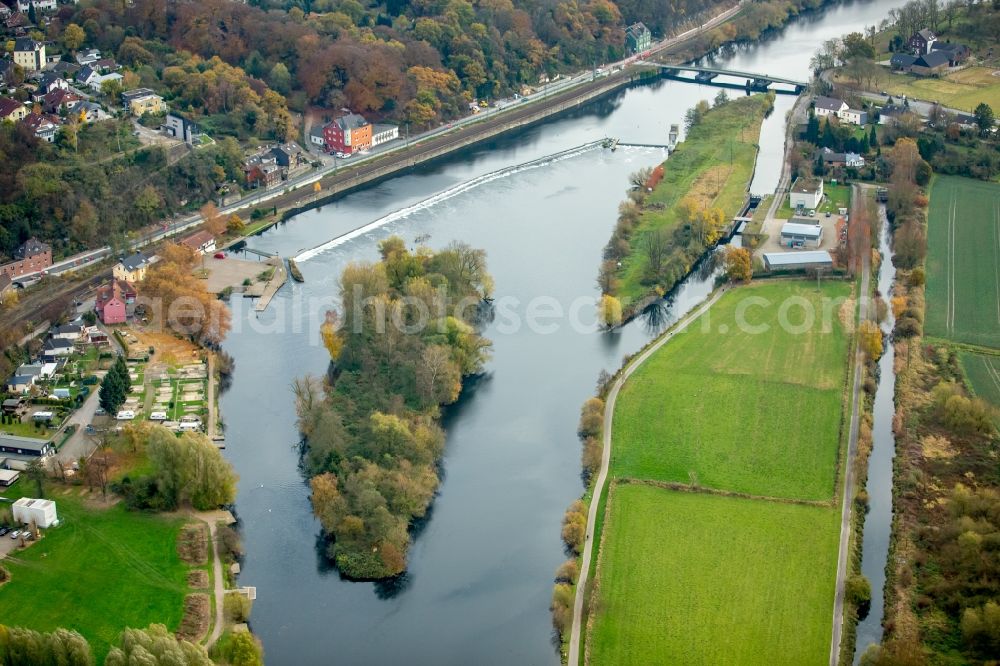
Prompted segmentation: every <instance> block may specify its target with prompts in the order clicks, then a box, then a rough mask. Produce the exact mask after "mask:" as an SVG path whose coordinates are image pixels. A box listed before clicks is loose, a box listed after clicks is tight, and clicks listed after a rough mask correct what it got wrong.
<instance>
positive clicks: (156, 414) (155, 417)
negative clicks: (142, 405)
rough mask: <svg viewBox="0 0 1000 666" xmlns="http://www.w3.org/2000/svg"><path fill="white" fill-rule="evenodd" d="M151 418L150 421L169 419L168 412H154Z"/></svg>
mask: <svg viewBox="0 0 1000 666" xmlns="http://www.w3.org/2000/svg"><path fill="white" fill-rule="evenodd" d="M149 420H150V421H166V420H167V413H166V412H153V413H152V414H150V415H149Z"/></svg>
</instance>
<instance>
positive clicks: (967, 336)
mask: <svg viewBox="0 0 1000 666" xmlns="http://www.w3.org/2000/svg"><path fill="white" fill-rule="evenodd" d="M928 217H929V219H928V238H927V252H928V254H927V321H926V324H925V329H926V333H927V335H930V336H935V337H939V338H946V339H949V340H955V341H957V342H968V343H972V344H978V345H984V346H987V347H1000V184H996V183H984V182H981V181H978V180H972V179H969V178H958V177H953V176H938V177H937V178H936V179H935V181H934V185H933V187H932V188H931V201H930V211H929V216H928Z"/></svg>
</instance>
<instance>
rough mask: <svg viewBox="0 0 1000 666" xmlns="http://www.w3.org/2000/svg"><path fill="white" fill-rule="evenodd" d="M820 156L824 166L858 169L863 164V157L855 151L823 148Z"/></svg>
mask: <svg viewBox="0 0 1000 666" xmlns="http://www.w3.org/2000/svg"><path fill="white" fill-rule="evenodd" d="M822 158H823V164H824V165H825V166H832V167H852V168H855V169H860V168H861V167H863V166H864V165H865V158H864V157H862V156H861V155H859V154H857V153H835V152H833V151H832V150H830V149H829V148H824V149H823V153H822Z"/></svg>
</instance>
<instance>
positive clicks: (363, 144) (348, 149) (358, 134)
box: [323, 112, 372, 155]
mask: <svg viewBox="0 0 1000 666" xmlns="http://www.w3.org/2000/svg"><path fill="white" fill-rule="evenodd" d="M323 136H324V138H325V139H326V149H327V150H328V151H331V152H337V153H342V154H344V155H351V154H353V153H355V152H357V151H359V150H367V149H369V148H371V145H372V126H371V123H369V122H368V121H367V120H365V119H364V117H363V116H360V115H358V114H356V113H349V112H348V113H346V114H344V115H342V116H340V117H339V118H335V119H334V120H333V121H332V122H331V123H329V124H328V125H327V126H326V127H324V128H323Z"/></svg>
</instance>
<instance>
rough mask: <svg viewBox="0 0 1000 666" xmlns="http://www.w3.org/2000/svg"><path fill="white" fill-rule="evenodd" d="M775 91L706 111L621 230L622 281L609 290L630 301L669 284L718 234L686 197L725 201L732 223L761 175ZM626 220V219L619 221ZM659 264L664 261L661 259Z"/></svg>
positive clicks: (707, 203)
mask: <svg viewBox="0 0 1000 666" xmlns="http://www.w3.org/2000/svg"><path fill="white" fill-rule="evenodd" d="M771 108H773V96H768V95H753V96H750V97H741V98H738V99H735V100H732V101H730V102H727V103H725V104H722V105H721V106H717V107H715V108H711V109H709V110H707V111H705V112H704V114H703V115H702V117H701V119H700V121H699V122H697V123H696V124H695V125H694V126H693V127H692V128H691V129H690V130H689V132H688V133H687V136H686V137H685V139H684V141H683V142H682V143H681V144H680V145H678V147H677V149H676V150H675V151H674V152H673V153H672V154H671V155H670V157H669V158H668V159H667V160H666V161H665V162H664V163H663V165H662V166H663V169H664V173H663V178H662V180H661V181H660V182H659V183H658V184H656V186H655V187H653V191H652V192H649V193H646V194H645V195H642V194H641V193H640V197H641V199H640V202H639V205H638V207H639V212H638V219H637V222H636V223H635V224H634V227H632V228H630V229H628V230H627V233H623V232H624V231H625V230H621V229H619V230H616V232H615V233H616V237H615V238H613V239H612V244H614V243H615V242H616V239H617V238H618V237H621V239H622V240H623V241H624V242H626V243H627V247H626V245H624V244H619V245H621V252H620V256H618V257H613V258H616V259H617V260H618V261H620V262H621V267H620V268H618V269H617V275H616V278H617V280H616V281H617V283H618V284H617V285H616V286H615V287H614V288H612V289H610V290H609V291H610V292H611V293H612V294H614V295H616V296H617V297H618V298H619V299H621V300H622V302H623V303H624V304H625V305H626V307H627V306H628V305H630V304H633V303H635V302H637V301H640V300H642V299H643V298H644V297H645V296H647V295H648V294H650V293H652V292H654V291H656V290H660V291H668V290H669V289H670V288H671V287H673V286H674V284H676V282H677V281H678V280H679V279H681V278H682V277H683V276H684V275H685V274H686V273H687V271H688V270H689V269H690V267H691V265H692V264H693V263H694V262H695V261H696V260H697V258H698V257H699V256H701V254H702V253H703V252H704V251H705V249H706V247H708V246H709V245H710V244H712V242H714V241H711V240H710V239H709V238H706V234H705V233H704V231H703V229H701V228H699V224H698V223H697V222H694V221H692V220H691V219H689V218H688V219H686V216H685V214H684V212H683V211H682V207H681V206H680V203H681V202H682V201H684V200H685V199H689V200H690V201H691V202H693V203H695V204H696V206H697V207H698V208H699V209H701V210H711V209H718V210H719V211H721V218H722V220H723V222H724V223H726V222H728V221H729V220H731V219H732V217H733V216H734V215H736V214H737V213H738V212H739V208H740V206H741V205H742V204H743V201H744V199H745V197H746V191H747V187H748V186H749V184H750V180H751V179H752V178H753V171H754V164H755V162H756V159H757V150H758V146H757V141H758V138H759V136H760V126H761V122H762V121H763V119H764V116H765V115H766V114H767V113H768V112H769V111H770V109H771ZM619 226H621V224H619ZM655 234H662V235H663V237H664V238H665V241H666V244H667V245H668V249H667V250H666V251H665V252H664V253H663V255H664V260H663V261H657V260H656V259H651V255H650V252H649V249H648V248H649V239H650V238H651V237H652V236H653V235H655ZM609 247H611V246H609ZM657 264H658V265H657Z"/></svg>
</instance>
